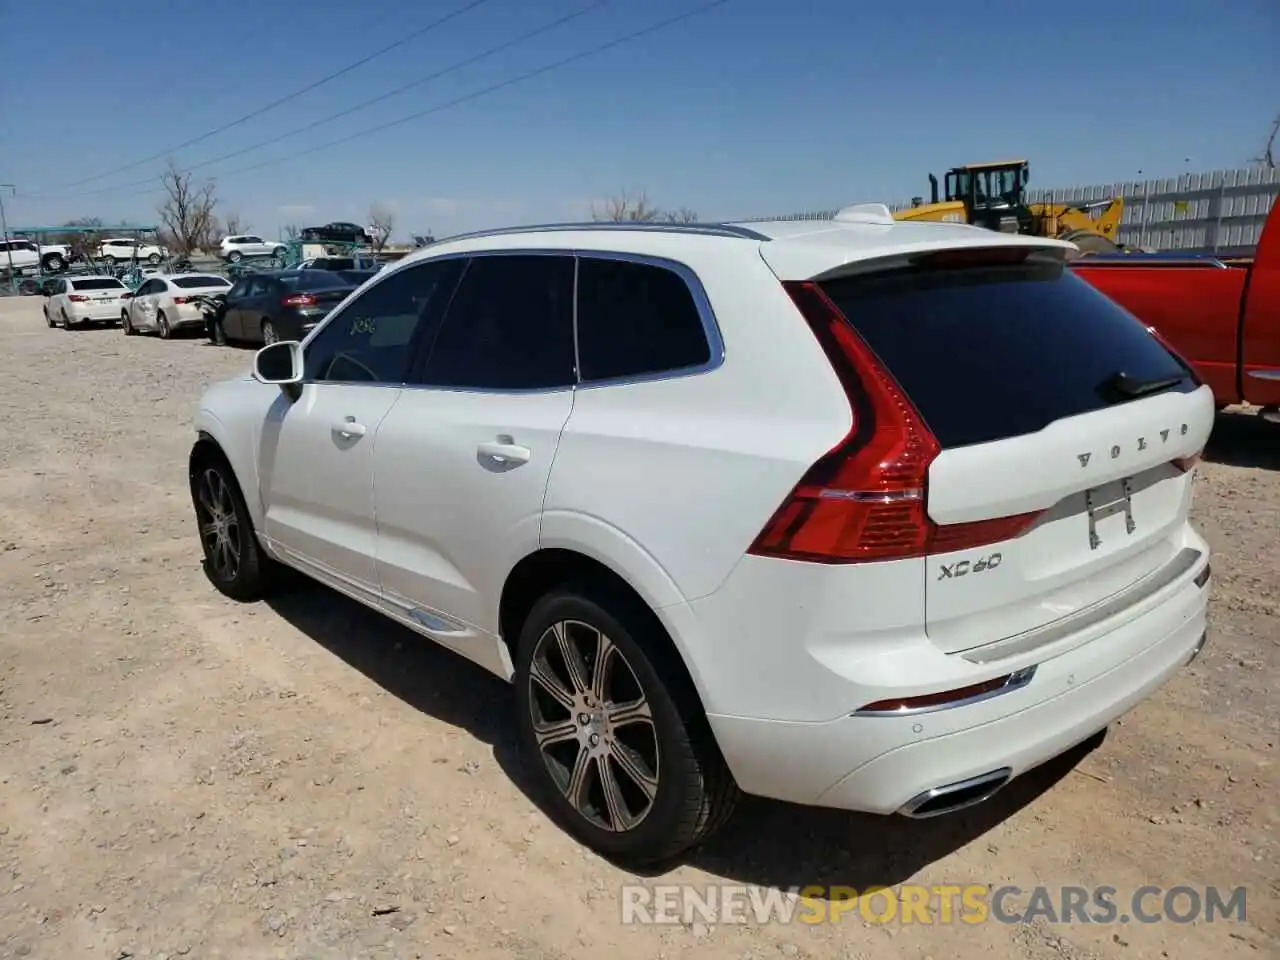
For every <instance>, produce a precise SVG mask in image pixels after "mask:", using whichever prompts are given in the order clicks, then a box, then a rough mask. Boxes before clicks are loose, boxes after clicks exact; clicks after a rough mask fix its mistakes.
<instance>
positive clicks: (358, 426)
mask: <svg viewBox="0 0 1280 960" xmlns="http://www.w3.org/2000/svg"><path fill="white" fill-rule="evenodd" d="M330 429H331V430H333V432H334V433H336V434H337V435H338V436H340V437H341V438H342V439H343V440H350V439H352V438H353V437H363V436H364V433H365V429H364V424H363V423H356V420H355V417H347V418H346V419H345V420H343V421H342V422H341V423H335V424H334V425H333V426H332V427H331V428H330Z"/></svg>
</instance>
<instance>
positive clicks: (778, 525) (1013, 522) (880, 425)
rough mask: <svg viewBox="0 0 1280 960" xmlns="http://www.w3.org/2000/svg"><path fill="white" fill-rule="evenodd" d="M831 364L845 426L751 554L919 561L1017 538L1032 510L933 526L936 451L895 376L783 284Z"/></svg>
mask: <svg viewBox="0 0 1280 960" xmlns="http://www.w3.org/2000/svg"><path fill="white" fill-rule="evenodd" d="M783 287H784V288H785V289H786V291H787V294H788V295H789V296H790V297H791V300H792V302H794V303H795V305H796V307H797V308H798V309H799V310H800V313H801V315H802V316H803V317H804V319H805V320H806V321H807V322H808V324H809V328H810V329H811V330H812V331H813V334H814V336H815V337H816V338H817V340H818V343H819V344H820V345H821V346H822V349H823V351H824V352H825V353H826V355H827V359H828V360H829V361H830V362H831V366H832V369H833V370H834V371H835V374H836V376H837V377H838V378H839V380H840V383H841V385H842V386H843V387H844V391H845V394H846V396H848V398H849V404H850V406H851V407H852V409H853V427H852V429H851V430H850V431H849V434H848V435H847V436H846V437H845V438H844V439H843V440H842V441H840V443H838V444H837V445H836V446H835V447H834V448H832V450H831V451H830V452H828V453H827V454H826V455H825V456H823V457H822V459H820V460H819V461H818V462H817V463H815V464H814V465H813V466H812V467H810V468H809V470H808V472H806V473H805V475H804V477H802V478H801V480H800V482H799V483H798V484H796V487H795V489H794V490H792V491H791V494H790V496H789V497H788V498H787V499H786V501H785V502H784V503H783V504H782V506H781V507H779V508H778V510H777V512H776V513H774V515H773V517H772V518H771V519H770V520H769V522H768V524H766V525H765V528H764V530H762V531H761V532H760V535H759V536H758V537H756V540H755V542H754V543H753V544H752V545H751V549H750V551H749V552H750V553H753V554H756V555H758V556H770V557H780V558H784V559H789V560H808V561H813V562H817V563H860V562H866V561H874V560H893V559H901V558H907V557H921V556H924V555H926V554H928V553H933V552H940V553H941V552H950V551H953V550H964V549H968V548H971V547H977V546H982V545H984V544H988V543H998V542H1000V541H1003V540H1008V539H1011V538H1013V537H1016V536H1018V535H1019V534H1020V533H1022V532H1023V531H1025V530H1026V529H1027V528H1028V527H1029V526H1030V525H1031V524H1032V523H1034V522H1035V520H1036V519H1037V517H1039V516H1040V514H1039V513H1034V514H1023V515H1019V516H1016V517H1000V518H997V519H995V520H982V521H978V522H974V523H961V524H950V525H947V526H938V525H937V524H935V523H933V522H932V521H931V520H930V519H929V516H928V511H927V507H926V499H925V496H926V492H927V486H928V477H929V465H930V464H931V463H932V462H933V460H934V459H935V458H936V457H937V456H938V454H939V453H940V452H941V448H940V447H939V446H938V441H937V440H936V439H935V438H934V436H933V434H932V433H931V432H930V430H929V428H928V427H927V426H926V425H925V422H924V419H923V418H922V417H921V416H920V413H919V412H918V411H917V410H916V408H915V406H914V405H913V404H912V403H911V401H910V400H909V399H908V398H907V396H906V394H905V393H904V392H903V390H902V388H901V387H900V386H899V385H898V382H897V381H896V380H895V379H894V378H893V377H892V376H891V375H890V374H889V372H888V371H887V370H885V368H884V366H883V365H882V364H881V363H880V361H879V359H878V358H877V357H876V356H875V354H874V353H873V352H872V350H871V348H870V347H869V346H867V344H866V343H865V342H864V341H863V339H862V338H861V337H860V336H858V334H857V332H856V331H855V330H854V329H853V326H852V325H851V324H849V323H848V321H846V320H845V318H844V315H843V314H841V312H840V310H839V308H838V307H836V305H835V304H834V303H832V302H831V300H830V299H829V298H828V297H827V295H826V294H825V293H823V292H822V289H821V288H820V287H819V286H818V285H817V284H815V283H808V282H803V283H795V282H790V283H784V284H783Z"/></svg>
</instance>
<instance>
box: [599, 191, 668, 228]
mask: <svg viewBox="0 0 1280 960" xmlns="http://www.w3.org/2000/svg"><path fill="white" fill-rule="evenodd" d="M661 215H662V211H660V210H659V209H658V208H657V207H655V206H654V205H653V204H651V203H650V202H649V195H648V194H647V193H645V192H644V191H643V190H642V191H641V192H640V193H639V194H638V195H637V196H635V197H634V198H633V197H632V196H631V195H630V194H629V193H628V192H627V191H626V190H622V191H620V192H619V193H618V194H616V195H615V196H612V197H609V198H608V199H606V200H604V201H602V202H601V203H599V204H595V203H593V204H592V205H591V219H592V220H611V221H613V222H615V223H651V222H653V221H654V220H657V219H658V218H659V217H660V216H661Z"/></svg>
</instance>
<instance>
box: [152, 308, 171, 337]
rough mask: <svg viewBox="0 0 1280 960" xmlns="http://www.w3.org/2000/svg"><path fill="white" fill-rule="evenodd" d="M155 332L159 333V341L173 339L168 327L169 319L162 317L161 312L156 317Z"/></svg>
mask: <svg viewBox="0 0 1280 960" xmlns="http://www.w3.org/2000/svg"><path fill="white" fill-rule="evenodd" d="M156 330H157V331H158V332H159V334H160V339H161V340H172V339H173V328H172V327H171V326H169V318H168V317H166V316H165V315H164V311H163V310H161V311H160V313H159V315H158V316H157V317H156Z"/></svg>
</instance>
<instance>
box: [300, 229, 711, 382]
mask: <svg viewBox="0 0 1280 960" xmlns="http://www.w3.org/2000/svg"><path fill="white" fill-rule="evenodd" d="M523 256H543V257H572V258H573V260H574V267H573V353H574V358H573V376H574V381H573V382H572V383H568V384H564V385H562V386H555V387H532V388H529V389H515V388H497V387H454V386H433V385H431V384H427V383H410V382H408V381H400V382H398V383H397V382H389V381H388V382H381V381H378V382H373V381H367V380H304V381H303V385H304V386H306V385H309V384H316V385H319V384H327V385H333V386H360V387H392V388H394V389H397V390H436V391H446V392H450V393H473V394H483V395H493V396H502V395H507V394H512V395H524V394H543V393H562V392H564V391H566V390H594V389H598V388H600V387H618V386H627V385H630V384H633V383H653V382H656V381H660V380H675V379H683V378H684V377H692V376H700V375H702V374H705V373H711V372H713V371H715V370H718V369H719V368H720V367H721V366H723V365H724V360H725V352H726V351H725V345H724V338H723V336H722V335H721V332H720V324H719V321H718V320H717V319H716V315H715V311H714V310H713V309H712V307H711V299H710V297H708V296H707V291H706V289H705V288H704V287H703V285H702V281H701V280H700V279H699V278H698V275H697V274H696V273H695V272H694V271H693V269H692V268H691V267H689V266H688V265H687V264H685V263H681V262H680V261H678V260H672V259H671V258H669V257H662V256H658V255H655V254H647V253H632V252H629V251H623V250H603V249H600V250H597V249H589V250H588V249H578V248H568V247H565V248H562V249H556V248H547V247H535V248H524V247H512V248H506V249H489V250H474V251H450V252H449V253H442V254H440V255H439V256H434V257H427V258H424V259H421V260H414V261H411V262H409V263H405V264H403V265H397V266H396V267H394V268H392V269H389V270H384V271H382V273H381V274H380V275H378V276H376V277H373V278H371V279H370V280H369V281H366V283H368V286H366V287H362V288H359V289H357V290H354V291H352V295H351V297H349V298H348V299H347V300H346V301H344V302H343V303H341V304H340V305H339V306H338V307H337V308H335V309H334V310H333V312H332V313H330V314H329V315H328V316H327V317H325V319H324V320H323V321H322V322H321V323H319V324H317V325H316V326H315V327H314V328H313V329H312V330H311V331H310V332H309V333H308V334H307V336H306V337H305V338H303V340H302V349H303V352H304V354H305V351H306V348H307V346H308V344H309V343H310V342H311V340H312V339H313V338H315V337H316V336H318V335H319V333H320V331H322V330H324V329H325V328H326V327H328V325H329V324H330V323H333V322H336V321H337V319H338V318H339V317H340V316H341V315H342V314H344V313H345V312H346V311H347V309H348V308H349V307H350V304H352V303H354V302H355V300H356V296H357V295H359V296H363V295H365V294H366V293H368V292H369V291H370V290H372V289H373V288H374V287H376V286H377V285H378V284H380V283H383V282H385V281H386V280H388V279H389V278H390V277H393V276H395V275H397V274H399V273H401V272H403V271H405V270H412V269H414V268H415V267H425V266H426V265H428V264H432V263H439V262H442V261H445V260H460V259H466V260H471V259H474V258H476V257H523ZM582 259H593V260H617V261H620V262H624V263H636V264H641V265H644V266H651V267H658V268H659V269H664V270H670V271H671V272H672V273H674V274H676V276H678V277H680V279H681V280H683V281H684V284H685V287H686V288H687V289H688V291H689V294H690V296H692V297H693V303H694V308H695V309H696V310H697V311H698V319H699V320H700V321H701V322H702V332H703V336H704V337H705V338H706V342H707V349H708V354H709V358H708V360H707V361H706V362H705V363H700V364H695V365H692V366H687V367H678V368H674V369H670V370H659V371H655V372H652V373H643V374H634V375H630V376H623V377H612V378H610V379H607V380H589V381H584V380H583V379H582V374H581V367H580V365H579V362H578V262H579V261H580V260H582ZM458 282H459V283H461V282H462V278H459V281H458Z"/></svg>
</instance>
